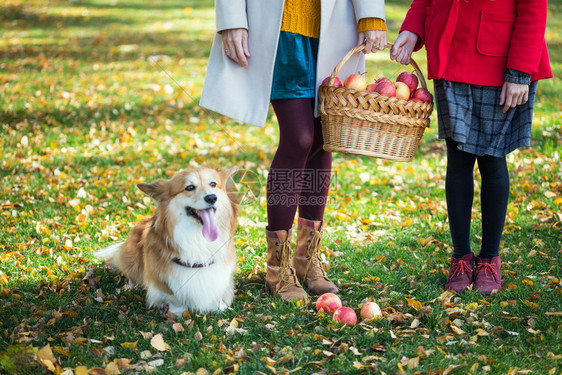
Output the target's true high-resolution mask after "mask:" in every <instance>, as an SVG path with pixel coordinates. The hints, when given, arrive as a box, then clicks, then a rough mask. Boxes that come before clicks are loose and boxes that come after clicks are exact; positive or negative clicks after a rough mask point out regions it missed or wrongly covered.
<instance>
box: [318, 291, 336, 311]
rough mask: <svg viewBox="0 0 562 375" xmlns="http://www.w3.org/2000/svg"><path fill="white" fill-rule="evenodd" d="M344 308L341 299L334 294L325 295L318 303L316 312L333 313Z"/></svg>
mask: <svg viewBox="0 0 562 375" xmlns="http://www.w3.org/2000/svg"><path fill="white" fill-rule="evenodd" d="M340 307H342V303H341V300H340V297H338V296H337V295H335V294H334V293H324V294H322V295H321V296H320V297H318V300H317V301H316V310H317V311H318V312H327V313H328V312H329V313H333V312H334V311H336V310H337V309H339V308H340Z"/></svg>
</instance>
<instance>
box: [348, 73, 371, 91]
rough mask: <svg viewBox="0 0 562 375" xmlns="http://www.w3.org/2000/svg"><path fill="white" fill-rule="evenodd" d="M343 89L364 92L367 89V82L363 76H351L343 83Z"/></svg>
mask: <svg viewBox="0 0 562 375" xmlns="http://www.w3.org/2000/svg"><path fill="white" fill-rule="evenodd" d="M343 87H345V88H347V89H355V90H357V91H363V90H365V89H366V88H367V82H366V81H365V78H363V76H362V75H361V74H351V75H349V76H348V77H347V78H346V79H345V81H344V82H343Z"/></svg>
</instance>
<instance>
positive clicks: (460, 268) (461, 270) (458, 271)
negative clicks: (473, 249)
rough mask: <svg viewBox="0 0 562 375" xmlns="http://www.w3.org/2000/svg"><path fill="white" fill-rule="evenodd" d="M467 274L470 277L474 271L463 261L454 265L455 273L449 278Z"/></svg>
mask: <svg viewBox="0 0 562 375" xmlns="http://www.w3.org/2000/svg"><path fill="white" fill-rule="evenodd" d="M465 273H466V274H467V275H469V274H471V273H472V271H471V270H470V267H469V266H468V263H467V262H466V261H464V260H462V259H461V260H459V261H458V262H457V263H456V264H454V265H453V272H452V273H451V276H450V277H449V278H453V277H457V276H461V275H464V274H465Z"/></svg>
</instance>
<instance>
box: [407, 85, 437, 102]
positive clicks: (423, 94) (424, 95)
mask: <svg viewBox="0 0 562 375" xmlns="http://www.w3.org/2000/svg"><path fill="white" fill-rule="evenodd" d="M413 99H419V100H420V101H422V102H426V103H431V102H433V95H431V93H430V92H429V91H427V90H426V89H424V88H423V87H420V88H419V89H416V91H414V92H413V93H412V100H413Z"/></svg>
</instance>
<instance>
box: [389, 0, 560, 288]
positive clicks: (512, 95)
mask: <svg viewBox="0 0 562 375" xmlns="http://www.w3.org/2000/svg"><path fill="white" fill-rule="evenodd" d="M546 13H547V1H546V0H413V2H412V4H411V6H410V9H409V11H408V13H407V15H406V18H405V20H404V22H403V24H402V27H401V30H400V34H399V35H398V38H397V39H396V41H395V42H394V46H393V48H392V50H391V58H392V59H394V60H396V61H398V62H400V63H402V64H409V63H410V56H411V54H412V52H413V51H416V50H419V49H420V48H421V47H422V46H424V45H425V48H426V51H427V63H428V77H429V78H430V79H433V80H434V89H435V96H436V107H437V115H438V127H439V138H441V139H445V141H446V144H447V175H446V179H445V192H446V197H447V208H448V216H449V226H450V229H451V239H452V243H453V256H452V257H451V268H450V270H449V277H448V278H447V282H446V284H445V287H446V289H449V290H455V291H457V292H462V291H464V290H466V289H467V288H468V287H469V286H470V285H471V284H472V285H473V289H475V290H480V291H481V292H482V293H483V294H490V293H492V291H493V290H499V289H500V287H501V275H500V257H499V246H500V242H501V236H502V232H503V226H504V222H505V215H506V211H507V203H508V197H509V173H508V170H507V163H506V157H505V156H506V155H507V154H508V153H510V152H511V151H513V150H515V149H517V148H518V147H522V146H529V145H530V141H531V123H532V116H533V106H534V100H535V94H536V89H537V80H539V79H544V78H549V77H552V71H551V69H550V63H549V59H548V51H547V48H546V43H545V39H544V33H545V28H546ZM476 161H478V169H479V170H480V174H481V176H482V183H481V210H482V245H481V249H480V253H479V255H478V256H475V255H474V254H473V253H472V250H471V247H470V224H471V212H472V203H473V196H474V180H473V170H474V164H475V162H476Z"/></svg>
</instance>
